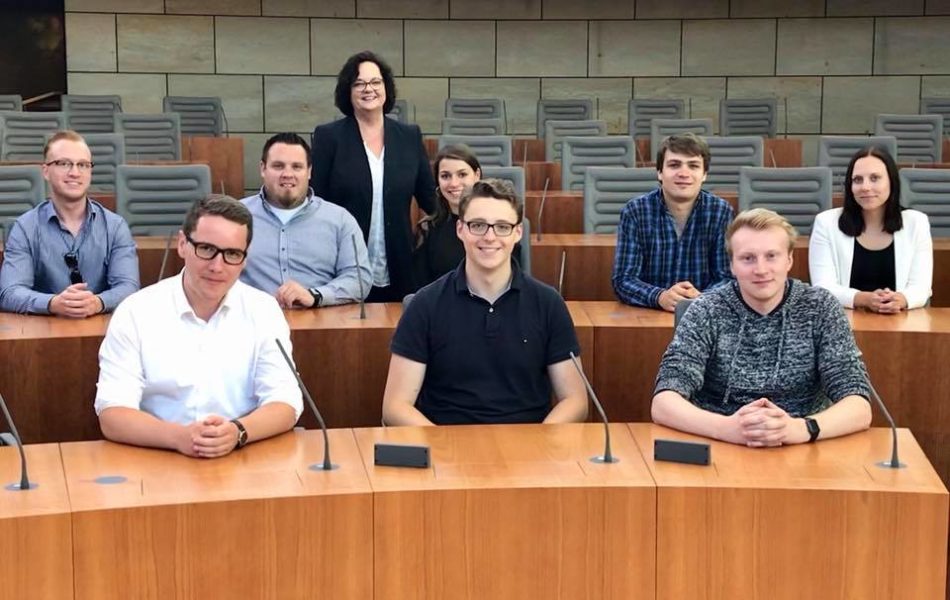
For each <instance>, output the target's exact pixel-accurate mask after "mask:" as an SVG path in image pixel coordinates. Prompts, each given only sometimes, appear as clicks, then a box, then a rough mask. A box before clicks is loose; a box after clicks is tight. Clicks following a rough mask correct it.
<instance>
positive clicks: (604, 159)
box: [561, 135, 636, 191]
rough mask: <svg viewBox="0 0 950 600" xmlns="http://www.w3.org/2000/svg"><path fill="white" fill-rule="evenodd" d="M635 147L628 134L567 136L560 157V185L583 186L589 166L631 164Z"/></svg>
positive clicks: (574, 188) (565, 187)
mask: <svg viewBox="0 0 950 600" xmlns="http://www.w3.org/2000/svg"><path fill="white" fill-rule="evenodd" d="M635 165H636V151H635V150H634V148H633V138H631V137H630V136H628V135H607V136H603V137H573V136H572V137H566V138H564V155H563V156H562V157H561V189H563V190H571V191H574V190H583V189H584V172H585V171H586V170H587V169H588V168H589V167H634V166H635Z"/></svg>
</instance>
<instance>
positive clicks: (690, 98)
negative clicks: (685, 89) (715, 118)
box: [686, 96, 693, 119]
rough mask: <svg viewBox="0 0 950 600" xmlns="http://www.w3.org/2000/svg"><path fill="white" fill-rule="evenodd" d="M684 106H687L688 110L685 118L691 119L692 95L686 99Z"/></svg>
mask: <svg viewBox="0 0 950 600" xmlns="http://www.w3.org/2000/svg"><path fill="white" fill-rule="evenodd" d="M686 106H687V110H689V112H688V113H686V118H687V119H692V118H693V97H692V96H690V97H689V98H687V99H686Z"/></svg>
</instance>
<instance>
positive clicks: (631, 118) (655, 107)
mask: <svg viewBox="0 0 950 600" xmlns="http://www.w3.org/2000/svg"><path fill="white" fill-rule="evenodd" d="M685 117H686V103H685V102H684V101H683V100H679V99H673V98H669V99H660V98H634V99H632V100H630V102H628V103H627V128H628V130H629V132H630V137H632V138H633V139H634V140H636V139H638V138H649V137H650V121H652V120H653V119H683V118H685Z"/></svg>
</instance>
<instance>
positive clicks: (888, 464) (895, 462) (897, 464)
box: [867, 376, 907, 469]
mask: <svg viewBox="0 0 950 600" xmlns="http://www.w3.org/2000/svg"><path fill="white" fill-rule="evenodd" d="M867 382H868V389H870V390H871V397H872V398H874V401H875V402H877V406H878V408H880V409H881V412H882V413H884V418H885V419H887V422H888V424H889V425H890V426H891V459H890V460H882V461H881V462H879V463H877V466H879V467H884V468H887V469H903V468H904V467H906V466H907V465H905V464H903V463H902V462H901V461H900V459H898V458H897V426H896V425H894V419H893V418H891V413H890V412H888V410H887V407H886V406H884V401H883V400H881V397H880V396H879V395H878V394H877V390H875V389H874V385H873V384H871V377H870V376H868V377H867Z"/></svg>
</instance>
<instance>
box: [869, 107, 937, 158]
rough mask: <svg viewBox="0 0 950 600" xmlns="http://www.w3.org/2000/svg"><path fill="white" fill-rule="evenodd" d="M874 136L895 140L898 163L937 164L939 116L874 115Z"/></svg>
mask: <svg viewBox="0 0 950 600" xmlns="http://www.w3.org/2000/svg"><path fill="white" fill-rule="evenodd" d="M874 133H875V135H892V136H894V137H895V138H897V156H895V157H894V158H896V159H897V161H898V162H905V163H938V162H940V159H941V157H942V155H943V117H941V116H940V115H878V116H877V120H876V121H875V125H874Z"/></svg>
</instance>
